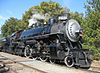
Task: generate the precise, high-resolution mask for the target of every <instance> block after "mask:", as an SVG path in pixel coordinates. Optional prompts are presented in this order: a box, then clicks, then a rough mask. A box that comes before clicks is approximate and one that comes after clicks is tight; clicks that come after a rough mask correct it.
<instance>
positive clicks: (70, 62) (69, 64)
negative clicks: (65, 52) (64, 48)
mask: <svg viewBox="0 0 100 73" xmlns="http://www.w3.org/2000/svg"><path fill="white" fill-rule="evenodd" d="M64 63H65V64H66V66H67V67H72V66H74V60H73V58H72V57H70V56H67V57H65V59H64Z"/></svg>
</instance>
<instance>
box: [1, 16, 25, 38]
mask: <svg viewBox="0 0 100 73" xmlns="http://www.w3.org/2000/svg"><path fill="white" fill-rule="evenodd" d="M22 29H25V26H23V24H22V21H21V20H18V19H16V18H13V17H11V18H10V19H8V20H7V21H6V22H5V24H4V25H3V26H2V27H1V30H2V34H3V36H4V37H7V36H8V35H11V34H12V33H14V32H16V31H18V30H22Z"/></svg>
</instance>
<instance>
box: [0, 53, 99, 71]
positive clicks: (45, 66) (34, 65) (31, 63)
mask: <svg viewBox="0 0 100 73" xmlns="http://www.w3.org/2000/svg"><path fill="white" fill-rule="evenodd" d="M7 60H9V61H7ZM0 61H2V62H3V63H4V64H6V65H9V64H19V65H22V66H23V67H26V68H29V69H32V70H35V72H36V73H73V72H74V73H78V72H79V73H100V71H96V69H97V68H95V67H91V69H89V70H87V69H81V68H79V69H75V68H74V67H73V68H67V67H66V66H65V65H59V64H50V63H47V62H41V61H38V60H32V59H27V58H23V57H19V56H15V55H11V54H7V53H3V52H0ZM5 61H6V62H5ZM93 69H94V70H93ZM98 70H100V69H98ZM35 72H33V73H35ZM20 73H21V72H20Z"/></svg>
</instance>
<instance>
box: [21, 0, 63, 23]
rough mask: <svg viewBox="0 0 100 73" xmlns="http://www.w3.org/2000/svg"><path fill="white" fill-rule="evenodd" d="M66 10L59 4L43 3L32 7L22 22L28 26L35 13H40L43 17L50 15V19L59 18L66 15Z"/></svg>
mask: <svg viewBox="0 0 100 73" xmlns="http://www.w3.org/2000/svg"><path fill="white" fill-rule="evenodd" d="M64 11H65V10H64V8H63V7H61V5H60V4H59V3H56V2H53V1H49V2H41V3H40V5H37V6H33V7H31V8H30V9H29V10H28V11H26V12H25V14H24V15H23V17H22V20H23V21H24V22H25V23H26V24H28V20H29V19H30V18H31V16H32V15H33V14H35V13H40V14H43V15H46V14H47V15H48V16H50V17H52V16H58V15H60V14H62V13H64ZM47 18H48V17H47Z"/></svg>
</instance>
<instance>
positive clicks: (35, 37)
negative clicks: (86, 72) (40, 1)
mask: <svg viewBox="0 0 100 73" xmlns="http://www.w3.org/2000/svg"><path fill="white" fill-rule="evenodd" d="M72 21H74V20H72ZM75 22H76V21H75ZM65 23H67V24H65ZM59 25H61V27H62V26H64V28H60V29H61V32H58V31H55V30H52V27H53V26H54V27H53V29H56V28H55V26H56V27H58V28H57V29H56V30H59ZM66 25H67V27H68V20H67V21H64V23H63V24H58V23H54V22H53V21H51V22H50V23H48V25H47V26H43V27H41V28H34V29H33V28H30V29H27V30H24V31H23V30H20V31H18V32H16V33H14V34H13V35H11V36H10V37H7V38H6V42H5V43H4V45H3V51H6V52H9V53H12V54H16V55H21V56H23V55H24V56H25V57H32V58H34V59H37V58H38V59H40V60H41V61H47V60H49V61H50V62H51V63H54V62H56V61H59V62H64V63H65V64H66V65H67V67H72V66H76V67H84V68H90V66H91V62H92V59H91V52H90V51H89V50H87V49H82V44H81V40H80V39H78V40H77V41H76V39H75V38H74V41H73V40H72V39H73V37H72V36H75V35H77V33H78V36H79V33H80V30H79V32H74V33H75V34H74V35H73V31H72V28H73V27H74V28H75V27H78V28H77V29H80V26H79V24H70V28H68V29H70V32H71V35H70V34H69V37H71V39H69V37H67V36H66V35H65V32H63V31H65V30H62V29H65V26H66ZM73 25H75V26H73ZM68 29H67V30H68ZM74 30H76V29H74ZM28 31H31V33H32V34H30V33H29V32H28ZM40 31H42V32H40ZM26 32H28V33H27V34H26ZM53 32H54V33H53ZM78 38H79V37H78Z"/></svg>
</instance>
